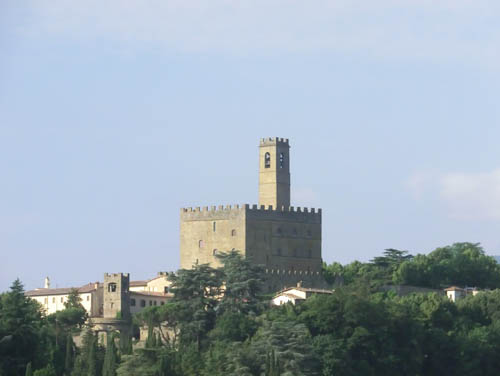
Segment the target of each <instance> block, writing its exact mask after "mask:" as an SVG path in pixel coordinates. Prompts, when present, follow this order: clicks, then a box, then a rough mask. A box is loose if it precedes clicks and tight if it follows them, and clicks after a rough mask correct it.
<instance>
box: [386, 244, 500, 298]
mask: <svg viewBox="0 0 500 376" xmlns="http://www.w3.org/2000/svg"><path fill="white" fill-rule="evenodd" d="M393 280H394V281H395V282H396V283H400V284H408V285H416V286H425V287H433V288H442V287H448V286H450V285H459V286H477V287H481V288H498V287H500V266H499V265H498V264H497V262H496V261H495V259H494V258H493V257H490V256H486V255H485V253H484V250H483V249H482V248H481V247H480V246H479V244H478V243H455V244H453V245H451V246H447V247H442V248H437V249H436V250H434V251H433V252H431V253H429V254H428V255H417V256H416V257H415V258H413V259H412V260H409V261H405V262H403V263H402V264H401V265H400V267H399V268H398V269H397V270H396V271H395V273H394V276H393Z"/></svg>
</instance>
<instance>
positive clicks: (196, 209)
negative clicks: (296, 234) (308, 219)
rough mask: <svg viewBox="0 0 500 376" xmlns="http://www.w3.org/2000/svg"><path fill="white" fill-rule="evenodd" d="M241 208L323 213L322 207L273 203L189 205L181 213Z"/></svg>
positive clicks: (261, 210) (224, 210)
mask: <svg viewBox="0 0 500 376" xmlns="http://www.w3.org/2000/svg"><path fill="white" fill-rule="evenodd" d="M241 210H251V211H259V212H281V213H304V214H321V212H322V210H321V209H316V208H306V207H300V206H297V207H295V206H288V207H285V206H282V207H281V208H273V206H272V205H268V206H265V205H256V204H254V205H249V204H243V205H239V204H236V205H218V206H215V205H212V206H202V207H200V206H197V207H194V208H193V207H187V208H181V213H197V212H198V213H201V212H222V211H223V212H226V211H241Z"/></svg>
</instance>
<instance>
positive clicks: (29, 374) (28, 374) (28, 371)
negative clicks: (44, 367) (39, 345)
mask: <svg viewBox="0 0 500 376" xmlns="http://www.w3.org/2000/svg"><path fill="white" fill-rule="evenodd" d="M24 376H33V370H32V369H31V362H29V363H28V365H27V366H26V372H25V374H24Z"/></svg>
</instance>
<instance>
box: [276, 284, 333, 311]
mask: <svg viewBox="0 0 500 376" xmlns="http://www.w3.org/2000/svg"><path fill="white" fill-rule="evenodd" d="M317 294H326V295H328V294H333V291H332V290H325V289H315V288H307V287H302V285H301V283H300V282H299V283H297V286H295V287H289V288H286V289H283V290H281V291H279V292H278V293H276V295H274V297H273V299H272V300H271V305H275V306H280V305H283V304H286V303H292V304H293V305H295V304H297V303H299V302H302V301H304V300H306V299H308V298H310V297H311V296H312V295H317Z"/></svg>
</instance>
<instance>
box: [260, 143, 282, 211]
mask: <svg viewBox="0 0 500 376" xmlns="http://www.w3.org/2000/svg"><path fill="white" fill-rule="evenodd" d="M259 205H265V206H266V208H267V207H268V206H269V205H272V207H273V209H275V210H276V209H277V208H281V207H283V206H284V207H287V208H288V207H289V206H290V145H289V144H288V138H278V137H272V138H263V139H261V140H260V147H259Z"/></svg>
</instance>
